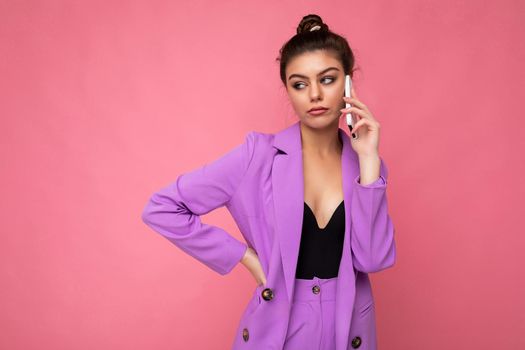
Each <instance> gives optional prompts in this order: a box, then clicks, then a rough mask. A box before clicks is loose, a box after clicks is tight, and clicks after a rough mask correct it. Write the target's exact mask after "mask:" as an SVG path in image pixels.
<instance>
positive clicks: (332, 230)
mask: <svg viewBox="0 0 525 350" xmlns="http://www.w3.org/2000/svg"><path fill="white" fill-rule="evenodd" d="M344 232H345V206H344V200H343V201H342V202H341V203H340V204H339V206H338V207H337V208H336V209H335V211H334V213H333V214H332V217H331V218H330V220H329V221H328V224H327V225H326V226H325V227H324V228H322V229H321V228H319V225H318V224H317V220H316V219H315V215H314V213H313V211H312V209H310V207H309V206H308V204H306V202H305V203H304V215H303V228H302V233H301V245H300V247H299V258H298V261H297V269H296V272H295V278H301V279H312V278H314V276H316V277H319V278H332V277H337V274H338V272H339V263H340V262H341V256H342V254H343V239H344Z"/></svg>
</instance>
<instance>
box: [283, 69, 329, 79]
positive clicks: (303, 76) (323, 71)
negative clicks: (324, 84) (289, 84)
mask: <svg viewBox="0 0 525 350" xmlns="http://www.w3.org/2000/svg"><path fill="white" fill-rule="evenodd" d="M332 69H335V70H339V69H338V68H336V67H328V68H326V69H324V70H322V71H321V72H319V74H317V75H318V76H319V75H321V74H324V73H326V72H328V71H329V70H332ZM293 77H297V78H304V79H309V78H308V77H307V76H306V75H301V74H292V75H290V76H289V77H288V80H290V79H292V78H293Z"/></svg>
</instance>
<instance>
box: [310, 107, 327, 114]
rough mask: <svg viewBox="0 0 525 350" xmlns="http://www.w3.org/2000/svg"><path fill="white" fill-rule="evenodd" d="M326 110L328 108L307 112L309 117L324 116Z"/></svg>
mask: <svg viewBox="0 0 525 350" xmlns="http://www.w3.org/2000/svg"><path fill="white" fill-rule="evenodd" d="M327 110H328V108H323V109H314V110H312V111H308V113H310V114H311V115H321V114H324V113H325V112H326V111H327Z"/></svg>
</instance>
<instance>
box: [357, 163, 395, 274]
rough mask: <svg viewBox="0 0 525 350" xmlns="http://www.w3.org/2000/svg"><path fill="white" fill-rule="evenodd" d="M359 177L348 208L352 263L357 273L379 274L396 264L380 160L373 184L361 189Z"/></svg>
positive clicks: (384, 169) (384, 173)
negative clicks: (349, 209) (350, 227)
mask: <svg viewBox="0 0 525 350" xmlns="http://www.w3.org/2000/svg"><path fill="white" fill-rule="evenodd" d="M380 158H381V157H380ZM360 177H361V176H360V175H358V176H357V177H356V178H355V179H354V181H355V189H354V194H353V196H352V205H351V217H352V223H353V224H352V234H351V247H352V253H353V254H352V259H353V264H354V268H355V269H356V270H359V271H361V272H366V273H370V272H378V271H381V270H384V269H386V268H388V267H391V266H392V265H394V263H395V260H396V245H395V240H394V233H395V231H394V225H393V223H392V220H391V218H390V215H389V213H388V200H387V194H386V189H387V183H388V168H387V167H386V164H385V162H384V160H383V158H381V165H380V176H379V178H378V179H377V180H376V181H374V182H372V183H370V184H368V185H362V184H361V183H360V180H361V179H360Z"/></svg>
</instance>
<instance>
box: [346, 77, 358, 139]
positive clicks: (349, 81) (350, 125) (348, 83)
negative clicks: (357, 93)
mask: <svg viewBox="0 0 525 350" xmlns="http://www.w3.org/2000/svg"><path fill="white" fill-rule="evenodd" d="M351 88H352V79H351V78H350V75H349V74H347V75H346V78H345V97H351V96H350V95H351V94H350V89H351ZM345 104H346V107H345V108H350V107H352V105H351V104H350V103H348V102H345ZM346 124H347V125H348V128H349V129H350V132H351V131H352V129H353V128H354V127H353V120H352V113H346ZM352 137H353V138H354V139H357V134H355V133H353V132H352Z"/></svg>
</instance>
